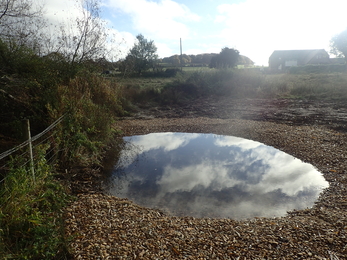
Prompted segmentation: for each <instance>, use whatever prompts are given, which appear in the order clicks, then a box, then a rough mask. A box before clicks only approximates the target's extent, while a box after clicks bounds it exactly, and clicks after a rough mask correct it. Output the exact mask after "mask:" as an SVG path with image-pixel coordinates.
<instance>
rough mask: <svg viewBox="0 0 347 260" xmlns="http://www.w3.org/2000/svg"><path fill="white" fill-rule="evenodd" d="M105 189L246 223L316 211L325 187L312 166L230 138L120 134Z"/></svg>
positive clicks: (176, 210)
mask: <svg viewBox="0 0 347 260" xmlns="http://www.w3.org/2000/svg"><path fill="white" fill-rule="evenodd" d="M123 140H124V141H125V147H124V149H123V150H122V151H121V153H120V158H119V160H118V162H117V164H116V165H115V166H114V169H113V170H112V173H111V175H110V176H111V177H110V178H109V180H108V183H109V184H110V185H108V192H109V193H110V194H112V195H115V196H118V197H122V198H129V199H130V200H133V201H134V202H135V203H137V204H139V205H142V206H146V207H152V208H159V209H162V210H164V211H166V212H168V213H170V214H172V215H177V216H193V217H214V218H233V219H245V218H252V217H275V216H284V215H285V214H286V212H287V211H290V210H293V209H304V208H310V207H312V206H313V204H314V202H315V200H316V199H317V198H318V196H319V193H320V192H321V191H322V190H323V189H324V188H326V187H328V182H327V181H326V180H325V179H324V177H323V176H322V174H321V173H319V172H318V171H317V170H316V169H315V168H314V167H313V166H312V165H310V164H308V163H303V162H302V161H300V160H299V159H296V158H294V157H293V156H291V155H288V154H286V153H284V152H282V151H280V150H277V149H275V148H273V147H270V146H266V145H264V144H262V143H259V142H255V141H251V140H247V139H242V138H238V137H233V136H220V135H214V134H189V133H153V134H148V135H141V136H131V137H124V138H123Z"/></svg>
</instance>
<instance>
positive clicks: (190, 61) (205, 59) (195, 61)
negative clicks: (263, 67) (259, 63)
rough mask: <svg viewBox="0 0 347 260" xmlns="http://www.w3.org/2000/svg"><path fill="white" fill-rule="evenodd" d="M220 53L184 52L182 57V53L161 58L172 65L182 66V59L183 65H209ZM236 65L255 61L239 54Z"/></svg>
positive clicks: (249, 63)
mask: <svg viewBox="0 0 347 260" xmlns="http://www.w3.org/2000/svg"><path fill="white" fill-rule="evenodd" d="M217 55H218V53H203V54H197V55H187V54H182V58H181V56H180V55H177V54H176V55H173V56H170V57H165V58H163V59H161V63H164V64H170V65H172V66H180V65H181V60H182V65H183V66H192V67H193V66H204V67H208V66H209V65H210V63H211V60H212V58H213V57H216V56H217ZM236 65H244V66H246V67H247V66H253V65H254V62H253V61H252V60H251V59H250V58H248V57H246V56H243V55H240V56H239V60H238V62H237V64H236Z"/></svg>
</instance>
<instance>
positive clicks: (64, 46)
mask: <svg viewBox="0 0 347 260" xmlns="http://www.w3.org/2000/svg"><path fill="white" fill-rule="evenodd" d="M79 3H80V6H79V8H80V10H81V13H82V15H81V16H80V17H77V18H76V19H75V25H74V26H71V28H70V31H67V30H66V27H65V26H62V27H61V36H60V37H59V39H58V42H59V45H58V46H57V47H56V48H57V50H58V52H62V53H63V54H64V56H65V57H66V58H67V59H68V60H69V61H70V64H71V65H72V66H74V65H75V64H76V63H77V64H80V63H83V62H86V61H91V60H96V59H99V58H103V57H105V56H106V52H107V50H106V44H107V32H106V26H105V24H104V22H103V20H102V19H101V18H100V4H99V0H80V2H79Z"/></svg>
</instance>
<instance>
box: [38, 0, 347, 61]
mask: <svg viewBox="0 0 347 260" xmlns="http://www.w3.org/2000/svg"><path fill="white" fill-rule="evenodd" d="M77 1H78V0H77ZM100 1H101V7H102V12H101V17H102V18H103V19H104V20H105V21H106V22H107V26H108V28H109V30H110V31H111V32H112V33H113V34H114V35H115V36H114V39H115V42H116V44H117V48H118V50H119V51H120V54H119V55H118V57H119V58H122V57H124V56H125V55H126V54H127V52H128V50H129V49H130V48H131V47H132V46H133V45H134V43H135V37H136V36H137V35H138V34H142V35H143V36H144V37H145V38H146V39H148V40H153V41H154V44H155V45H156V46H157V48H158V51H157V53H158V56H159V57H160V58H164V57H169V56H171V55H174V54H180V39H181V40H182V52H183V53H184V54H188V55H189V54H201V53H219V52H220V51H221V49H222V48H224V47H229V48H235V49H237V50H238V51H239V52H240V54H241V55H245V56H247V57H249V58H250V59H251V60H253V61H254V62H255V64H256V65H264V66H267V65H268V59H269V56H270V55H271V54H272V52H273V51H274V50H291V49H325V50H326V51H328V52H329V51H330V48H329V44H330V40H331V38H332V37H333V36H334V35H336V34H338V33H340V32H341V31H343V30H344V29H346V28H347V19H346V18H345V17H346V16H345V10H346V7H347V1H346V0H290V1H289V0H229V1H227V0H199V1H197V0H100ZM44 2H45V9H46V14H45V15H46V17H47V18H48V19H49V20H50V21H51V23H52V24H56V23H57V22H58V21H64V19H67V18H68V17H70V18H71V17H75V16H76V15H78V10H76V9H74V8H75V6H76V0H61V1H56V0H44Z"/></svg>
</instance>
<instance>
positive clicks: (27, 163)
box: [0, 116, 64, 184]
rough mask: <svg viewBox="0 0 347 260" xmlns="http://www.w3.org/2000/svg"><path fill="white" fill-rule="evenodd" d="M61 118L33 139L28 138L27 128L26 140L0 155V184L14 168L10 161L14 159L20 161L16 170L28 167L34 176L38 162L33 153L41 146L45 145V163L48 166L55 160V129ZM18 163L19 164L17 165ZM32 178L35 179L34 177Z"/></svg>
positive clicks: (56, 153)
mask: <svg viewBox="0 0 347 260" xmlns="http://www.w3.org/2000/svg"><path fill="white" fill-rule="evenodd" d="M63 118H64V116H61V117H60V118H59V119H57V120H56V121H55V122H54V123H52V124H51V125H50V126H49V127H47V128H46V129H45V130H43V131H42V132H41V133H39V134H37V135H35V136H33V137H31V136H30V127H29V128H28V129H29V134H28V136H29V137H28V140H26V141H25V142H23V143H21V144H19V145H17V146H15V147H13V148H11V149H9V150H7V151H5V152H3V153H1V154H0V184H1V183H2V182H4V181H5V180H6V178H7V173H8V171H9V170H10V169H11V168H13V167H14V165H13V160H12V158H14V157H17V158H21V160H19V161H16V162H17V164H16V165H15V167H16V168H21V167H30V168H31V169H32V173H33V174H34V169H35V168H36V167H37V161H38V160H36V159H37V157H38V154H37V153H36V152H35V151H37V150H38V149H39V147H42V146H43V145H46V152H45V159H46V162H47V163H49V164H53V163H54V162H55V158H57V155H58V153H59V152H60V150H59V148H58V146H57V141H56V140H57V133H58V131H57V129H56V128H57V126H58V125H59V124H60V123H61V122H62V120H63ZM29 148H31V149H29ZM18 162H20V163H19V164H18ZM33 177H34V178H35V176H33Z"/></svg>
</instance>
